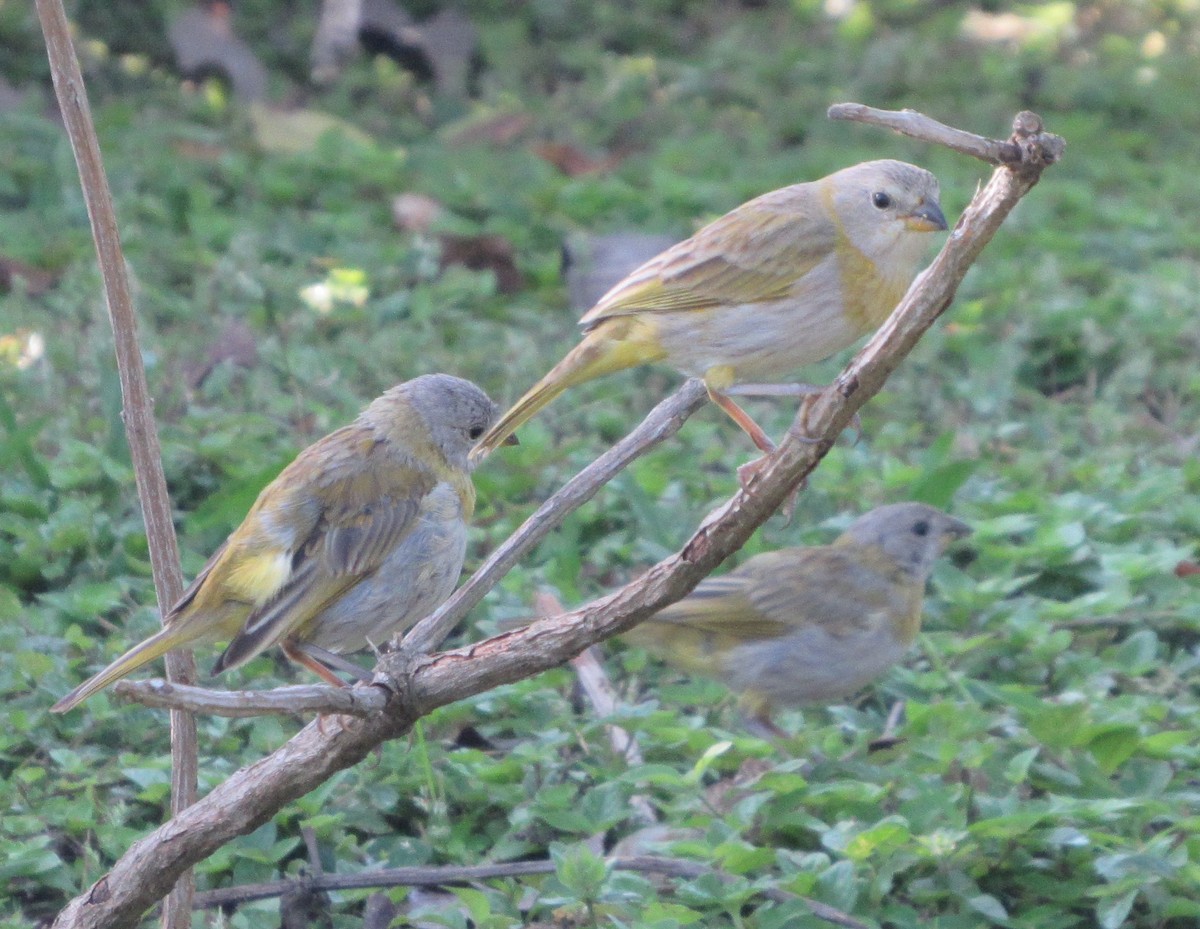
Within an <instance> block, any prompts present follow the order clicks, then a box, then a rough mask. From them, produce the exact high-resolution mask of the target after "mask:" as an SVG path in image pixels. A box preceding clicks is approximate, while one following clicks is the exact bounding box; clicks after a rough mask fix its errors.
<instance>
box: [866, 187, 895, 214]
mask: <svg viewBox="0 0 1200 929" xmlns="http://www.w3.org/2000/svg"><path fill="white" fill-rule="evenodd" d="M871 202H872V203H874V204H875V205H876V206H877V207H879V209H881V210H886V209H887V208H888V207H889V206H891V205H892V198H891V197H890V196H888V195H887V194H886V193H884V192H883V191H882V190H877V191H875V193H873V194H871Z"/></svg>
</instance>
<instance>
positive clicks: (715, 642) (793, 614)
mask: <svg viewBox="0 0 1200 929" xmlns="http://www.w3.org/2000/svg"><path fill="white" fill-rule="evenodd" d="M970 532H971V529H970V527H968V526H967V524H966V523H963V522H960V521H959V520H957V519H954V518H953V517H951V516H947V515H946V514H945V513H943V512H942V511H941V510H938V509H935V508H934V507H931V506H926V505H925V504H923V503H897V504H892V505H890V506H882V507H878V508H877V509H874V510H871V511H870V512H869V513H866V514H865V515H863V516H861V517H859V518H858V519H857V520H855V521H854V522H853V523H851V525H850V527H849V528H848V529H847V530H846V531H845V532H843V533H842V534H841V535H840V536H839V537H838V538H837V540H836V541H834V542H833V544H831V545H819V546H815V547H809V548H786V549H781V550H779V551H776V552H766V553H763V554H761V555H756V556H755V557H753V558H751V559H750V560H748V561H747V562H746V563H745V564H743V565H742V566H741V567H739V568H737V569H736V570H734V571H731V572H730V573H728V574H725V575H722V576H720V577H710V578H707V579H706V580H704V581H702V582H701V583H700V584H699V585H698V586H697V587H696V589H695V590H693V591H692V593H691V594H690V595H689V596H687V597H685V598H684V599H682V600H680V601H678V602H676V603H673V604H671V605H670V606H668V607H666V608H665V609H662V610H660V611H659V612H658V613H655V614H654V615H653V616H651V617H650V618H649V619H646V620H644V621H643V622H642V623H641V624H640V625H638V626H635V627H634V628H633V629H631V630H630V631H629V632H626V633H624V635H623V636H622V638H623V639H624V640H625V641H626V642H630V643H632V644H634V645H638V646H641V647H643V648H645V649H646V650H647V651H649V652H651V653H653V654H655V655H657V656H659V657H660V658H662V659H663V660H665V661H667V662H668V663H669V664H672V665H674V666H676V667H678V668H681V669H682V670H684V671H689V672H696V673H699V674H705V675H710V676H712V677H715V678H718V679H719V680H721V681H722V682H724V683H725V684H726V685H727V686H728V687H729V688H730V689H731V690H733V691H735V692H737V693H739V694H740V695H741V705H742V708H743V709H744V710H745V711H746V714H747V715H748V716H749V717H750V719H751V720H752V721H754V722H756V723H759V724H761V725H762V726H763V727H764V728H766V729H768V730H774V726H773V724H772V723H771V721H770V714H771V711H772V710H773V709H774V708H776V707H779V706H797V705H803V704H806V703H829V702H832V701H834V700H837V699H838V698H841V697H845V696H848V695H849V694H852V693H854V692H855V691H856V690H858V689H859V688H861V687H863V686H865V685H866V684H868V683H870V682H871V681H873V680H874V679H875V678H877V677H878V676H879V675H881V674H882V673H883V672H884V671H886V670H887V669H888V668H890V667H891V666H892V665H893V664H895V663H896V662H897V661H899V660H900V658H901V657H902V656H903V655H904V653H905V652H906V651H907V650H908V647H909V646H910V645H911V644H912V641H913V639H915V638H916V635H917V632H918V631H919V630H920V628H921V608H922V602H923V600H924V598H925V582H926V581H927V580H928V579H929V575H930V573H931V572H932V571H933V566H934V563H935V562H936V561H937V559H938V557H939V556H940V555H941V554H942V552H943V551H945V549H946V546H947V545H949V544H950V543H951V542H953V541H954V540H956V539H960V538H962V537H964V536H966V535H969V534H970Z"/></svg>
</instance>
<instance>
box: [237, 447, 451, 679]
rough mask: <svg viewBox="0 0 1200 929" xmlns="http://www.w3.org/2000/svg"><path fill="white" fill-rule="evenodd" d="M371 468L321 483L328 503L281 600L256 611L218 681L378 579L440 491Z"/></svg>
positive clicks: (394, 470)
mask: <svg viewBox="0 0 1200 929" xmlns="http://www.w3.org/2000/svg"><path fill="white" fill-rule="evenodd" d="M386 454H388V453H387V451H386V450H384V449H382V448H381V447H379V446H373V448H372V451H371V452H369V453H368V455H367V460H365V461H362V462H360V463H359V465H358V466H357V467H356V468H354V469H353V470H351V471H348V472H346V473H344V474H340V475H339V474H337V473H330V472H326V473H327V475H328V476H327V477H326V478H325V479H323V480H321V481H319V482H318V487H317V489H318V490H319V494H318V495H317V496H318V497H319V499H321V500H322V501H325V502H324V504H323V506H322V507H321V511H320V516H319V518H318V519H317V520H316V522H315V524H314V525H313V527H312V529H311V531H310V532H309V533H308V534H307V535H306V536H305V537H304V538H302V539H298V540H297V544H296V545H295V547H294V548H293V549H292V551H291V552H290V557H291V566H290V567H291V570H290V572H289V574H288V576H287V578H286V580H285V581H284V582H283V583H282V584H281V585H280V586H279V589H278V591H277V592H276V594H275V595H274V596H273V597H272V598H271V599H269V600H267V601H266V602H264V603H262V604H261V605H260V606H258V607H257V608H255V609H254V610H252V611H251V613H250V615H249V616H248V617H247V619H246V622H245V625H244V626H243V627H242V629H241V631H240V632H239V633H238V634H237V635H236V636H235V637H234V638H233V640H232V641H231V642H230V643H229V647H228V648H227V649H226V650H225V652H224V653H223V654H222V655H221V657H220V659H219V660H218V662H217V665H216V667H215V668H214V673H217V672H220V671H223V670H225V669H226V668H231V667H235V666H237V665H239V664H241V663H243V662H245V661H248V660H249V659H250V658H252V657H254V656H255V655H257V654H258V653H259V652H261V651H263V650H264V649H266V648H269V647H270V646H272V645H274V644H275V643H277V642H280V641H281V640H283V639H284V638H286V637H287V636H289V635H291V634H293V633H296V632H298V631H301V630H302V629H303V628H304V626H305V624H306V623H307V622H308V621H309V620H310V619H312V618H313V617H314V616H316V615H317V614H318V613H319V612H320V611H321V610H322V609H324V607H326V606H327V605H328V604H329V603H331V602H332V601H333V600H335V599H337V598H338V597H340V596H342V595H343V594H344V593H345V592H346V591H347V590H349V589H350V588H351V587H353V586H354V585H355V584H357V583H358V582H359V581H360V580H361V579H362V578H364V577H367V576H368V575H370V574H371V573H373V572H374V571H375V570H376V569H378V568H379V566H380V565H381V564H382V563H383V561H384V560H385V559H386V558H387V556H388V555H389V554H390V553H391V552H392V551H393V550H394V549H395V547H396V546H397V545H398V544H399V543H400V542H401V540H402V539H403V538H404V537H405V536H407V535H408V534H409V533H410V532H411V531H412V530H413V528H414V527H415V525H416V523H417V519H418V514H419V513H420V509H421V502H422V500H423V499H424V498H425V497H426V496H427V495H428V494H429V492H430V491H431V490H432V489H433V487H434V486H436V484H437V479H436V478H435V477H434V476H433V475H432V474H430V473H429V472H428V471H426V470H424V469H419V468H416V467H412V466H408V465H401V464H398V463H397V462H395V461H390V462H387V463H386V466H384V467H378V466H376V463H375V462H373V461H372V460H371V458H372V457H374V456H380V455H386Z"/></svg>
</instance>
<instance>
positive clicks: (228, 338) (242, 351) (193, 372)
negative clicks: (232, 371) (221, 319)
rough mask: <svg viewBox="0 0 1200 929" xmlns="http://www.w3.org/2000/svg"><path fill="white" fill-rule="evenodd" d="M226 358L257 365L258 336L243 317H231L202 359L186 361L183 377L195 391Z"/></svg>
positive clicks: (238, 363)
mask: <svg viewBox="0 0 1200 929" xmlns="http://www.w3.org/2000/svg"><path fill="white" fill-rule="evenodd" d="M226 361H227V362H229V363H230V364H232V365H234V366H236V367H239V368H253V367H254V366H255V365H256V364H258V338H257V337H256V336H255V334H254V331H253V330H252V329H251V328H250V327H249V326H247V325H246V324H245V323H244V322H243V321H242V320H240V319H231V320H229V321H228V322H227V323H225V325H224V327H223V328H222V329H221V331H220V332H219V333H218V334H217V337H216V339H215V340H214V341H213V343H212V345H210V346H209V348H208V352H207V353H206V355H205V357H204V359H203V360H198V359H193V360H192V361H190V362H188V363H186V364H184V366H183V376H184V380H185V381H186V383H187V385H188V386H189V387H190V388H191V389H192V390H195V389H196V388H198V387H199V386H200V385H201V384H203V383H204V381H205V380H206V379H207V378H208V376H209V375H210V374H212V372H213V370H214V369H215V368H216V367H217V365H219V364H222V363H223V362H226Z"/></svg>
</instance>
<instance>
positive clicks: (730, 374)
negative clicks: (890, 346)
mask: <svg viewBox="0 0 1200 929" xmlns="http://www.w3.org/2000/svg"><path fill="white" fill-rule="evenodd" d="M945 228H946V218H945V216H944V215H943V214H942V208H941V205H940V204H939V202H938V182H937V178H935V177H934V176H933V175H932V174H930V173H929V172H928V171H926V170H924V169H923V168H918V167H916V166H914V165H910V164H905V163H904V162H900V161H868V162H865V163H863V164H858V165H854V166H852V167H849V168H845V169H843V170H841V171H837V172H835V173H833V174H830V175H828V176H827V177H823V178H821V179H820V180H816V181H810V182H808V183H805V184H793V185H792V186H790V187H783V188H781V189H779V190H773V191H771V192H770V193H765V194H763V195H762V196H760V197H756V198H755V199H753V200H751V201H749V202H747V203H743V204H742V205H741V206H739V207H738V208H737V209H735V210H733V211H731V212H729V213H726V214H725V215H724V216H722V217H721V218H720V219H717V220H716V221H714V222H712V223H709V224H708V225H707V226H705V227H704V228H703V229H701V230H700V231H699V232H697V233H696V234H695V235H693V236H692V237H691V238H690V239H686V240H684V241H683V242H680V243H679V244H677V245H674V246H672V247H671V248H668V249H667V250H666V251H664V252H662V253H661V254H659V255H657V256H656V257H654V258H652V259H650V260H649V261H647V262H646V263H645V264H643V265H642V266H641V267H639V268H637V269H636V270H634V271H633V272H631V273H630V274H628V275H627V276H626V277H625V278H624V279H623V280H622V281H621V282H620V283H618V284H617V285H616V286H615V287H613V288H612V289H611V290H609V291H608V293H606V294H605V295H604V296H602V297H601V298H600V300H599V301H598V302H597V303H596V305H595V306H593V307H592V308H591V309H590V310H589V311H588V312H587V313H585V314H584V316H583V318H582V319H581V320H580V325H582V326H583V328H584V336H583V340H582V341H581V342H580V343H579V344H578V345H576V346H575V348H573V349H571V351H570V352H568V353H567V355H566V356H565V357H564V358H563V359H562V361H560V362H559V363H558V364H557V365H555V366H554V367H553V368H552V369H551V370H550V372H549V373H548V374H546V376H545V377H543V378H542V379H541V380H540V381H538V383H537V384H535V385H534V386H533V387H531V388H530V389H529V390H528V391H527V392H526V393H525V395H524V396H523V397H521V398H520V399H519V400H518V401H517V402H516V403H515V404H514V405H513V407H512V408H511V409H510V410H509V411H508V412H507V413H505V414H504V416H502V417H501V418H500V420H499V421H498V422H497V423H496V425H495V426H493V427H492V428H491V429H490V430H489V431H488V434H487V435H485V436H484V437H483V439H482V441H480V443H479V444H478V445H477V446H476V448H475V450H474V451H473V452H472V454H473V455H475V456H476V457H482V456H483V455H486V454H488V453H489V452H490V451H491V450H492V449H494V448H495V447H496V446H497V445H498V444H500V443H501V442H502V441H503V440H504V438H505V437H506V436H508V435H509V434H511V433H512V432H513V430H515V429H517V428H518V427H519V426H520V425H521V424H522V423H524V422H525V421H526V420H528V419H529V418H530V417H532V416H534V415H535V414H536V413H537V412H538V411H539V410H540V409H541V408H542V407H544V406H545V405H546V404H547V403H549V402H550V401H551V400H553V399H554V398H555V397H556V396H558V395H559V394H560V393H562V392H563V391H564V390H566V389H567V388H569V387H573V386H575V385H577V384H582V383H584V382H585V381H589V380H592V379H593V378H596V377H600V376H602V375H605V374H611V373H613V372H615V371H621V370H624V369H625V368H631V367H633V366H634V365H640V364H648V363H652V362H657V361H664V362H666V363H667V364H669V365H671V366H673V367H674V368H676V369H677V370H679V371H681V372H683V373H684V374H688V375H692V376H694V377H700V378H703V379H704V383H705V386H706V387H707V388H708V394H709V397H710V398H711V399H712V401H713V402H714V403H716V404H717V405H718V406H720V407H721V409H722V410H724V411H725V412H726V413H727V414H728V415H729V416H730V417H731V418H732V419H733V420H734V421H735V422H736V423H737V424H738V425H739V426H740V427H741V428H742V429H743V430H744V431H745V432H746V434H747V435H748V436H750V438H751V439H752V440H753V441H754V444H755V445H756V446H757V447H758V448H759V449H761V450H763V451H770V450H771V449H773V448H774V444H773V443H772V442H771V440H770V438H768V437H767V435H766V433H765V432H763V430H762V429H761V428H760V427H759V426H758V424H757V423H755V422H754V420H752V419H751V418H750V417H749V416H748V415H747V414H746V412H745V411H744V410H742V408H741V407H739V406H738V405H737V404H736V403H734V401H733V400H732V399H731V398H730V394H731V393H739V394H755V393H761V394H775V395H778V394H780V393H781V392H785V393H786V392H788V389H789V388H790V392H792V393H799V392H802V391H801V388H802V387H803V385H781V384H778V383H774V382H776V381H778V379H779V378H781V377H785V376H787V375H789V374H791V373H792V372H793V371H795V370H796V369H797V368H798V367H800V366H802V365H806V364H811V363H813V362H816V361H820V360H821V359H822V358H827V357H829V356H830V355H832V354H833V353H834V352H838V351H841V350H842V349H844V348H847V347H849V346H850V345H852V344H853V343H854V342H855V341H857V340H858V339H859V338H861V337H862V336H864V335H866V334H867V333H869V332H872V331H873V330H874V329H876V328H877V327H878V326H879V324H880V323H882V322H883V321H884V320H885V319H886V318H887V317H888V314H889V313H891V311H892V310H893V309H894V308H895V306H896V304H897V303H898V302H899V301H900V298H901V297H903V296H904V292H905V291H906V290H907V289H908V286H909V284H911V283H912V279H913V277H914V276H915V275H916V273H917V268H918V267H919V266H920V261H921V256H922V255H924V254H925V251H926V250H927V249H928V247H929V239H928V235H927V234H928V233H930V232H936V231H939V230H944V229H945ZM764 381H765V382H771V383H756V382H764ZM731 388H736V390H731ZM747 473H749V472H747Z"/></svg>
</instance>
